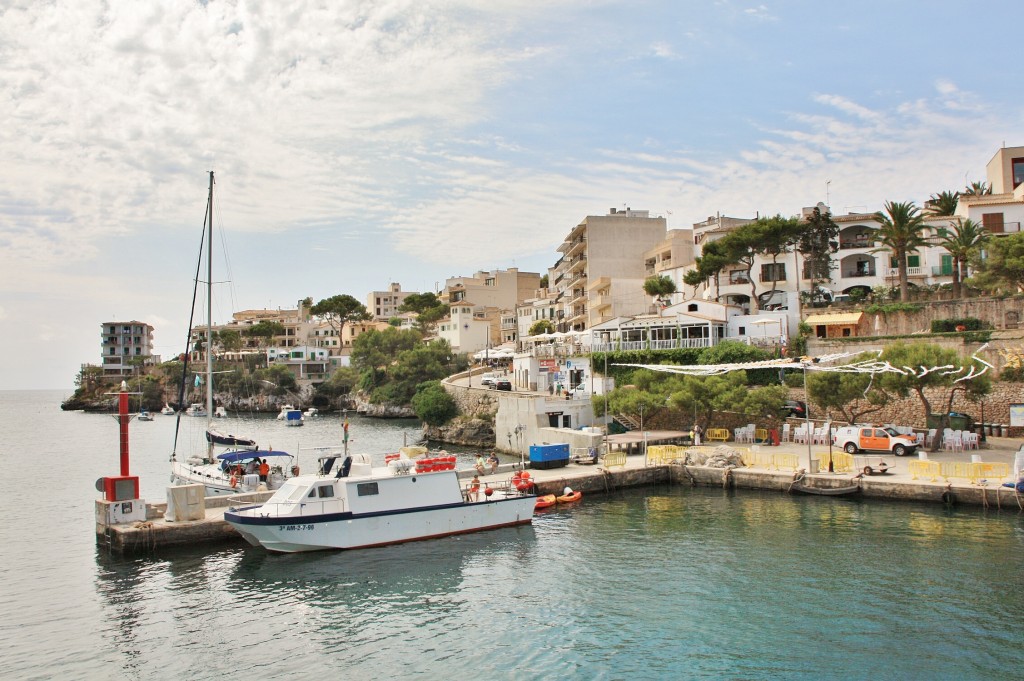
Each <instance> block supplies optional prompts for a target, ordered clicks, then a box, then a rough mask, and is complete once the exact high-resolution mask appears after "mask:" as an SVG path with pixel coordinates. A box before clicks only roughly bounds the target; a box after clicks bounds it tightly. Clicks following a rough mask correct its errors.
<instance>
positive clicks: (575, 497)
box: [555, 487, 583, 504]
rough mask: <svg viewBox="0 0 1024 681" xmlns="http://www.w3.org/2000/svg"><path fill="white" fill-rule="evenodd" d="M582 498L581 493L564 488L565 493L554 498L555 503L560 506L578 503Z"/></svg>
mask: <svg viewBox="0 0 1024 681" xmlns="http://www.w3.org/2000/svg"><path fill="white" fill-rule="evenodd" d="M582 498H583V492H574V491H573V490H571V489H569V488H568V487H566V488H565V491H564V492H563V493H562V494H561V495H559V496H558V497H555V501H557V502H558V503H560V504H571V503H573V502H574V501H579V500H580V499H582Z"/></svg>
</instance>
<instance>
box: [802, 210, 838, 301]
mask: <svg viewBox="0 0 1024 681" xmlns="http://www.w3.org/2000/svg"><path fill="white" fill-rule="evenodd" d="M796 249H797V251H799V252H800V255H802V256H803V258H804V266H805V267H806V269H807V273H808V275H810V276H809V279H810V280H811V301H812V302H813V301H814V299H815V294H816V293H817V291H818V288H819V287H820V286H821V285H822V284H824V283H825V282H828V281H830V280H831V279H832V270H834V269H835V268H836V266H837V263H836V261H835V260H833V259H832V254H833V253H835V252H836V251H838V250H839V225H837V224H836V223H835V222H833V220H832V213H830V212H829V211H827V210H826V211H825V212H824V213H822V212H821V208H819V207H818V206H815V207H814V209H813V210H812V211H811V214H810V215H809V216H807V220H806V221H805V222H804V223H803V224H802V225H800V232H799V238H798V240H797V245H796ZM800 274H801V273H800V272H797V273H795V275H796V277H797V279H796V281H797V282H799V281H800Z"/></svg>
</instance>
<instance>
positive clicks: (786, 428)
mask: <svg viewBox="0 0 1024 681" xmlns="http://www.w3.org/2000/svg"><path fill="white" fill-rule="evenodd" d="M782 441H783V442H789V424H788V423H784V424H783V425H782Z"/></svg>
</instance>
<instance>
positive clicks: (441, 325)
mask: <svg viewBox="0 0 1024 681" xmlns="http://www.w3.org/2000/svg"><path fill="white" fill-rule="evenodd" d="M474 307H475V306H474V305H473V303H471V302H469V301H462V302H459V303H454V304H452V305H451V309H450V312H449V314H448V316H447V317H445V318H444V319H442V320H441V321H439V322H438V323H437V337H438V338H443V339H445V340H446V341H448V344H449V345H451V346H452V350H453V351H454V352H459V353H474V352H476V351H478V350H483V349H485V348H487V347H488V346H489V345H490V344H491V323H490V321H488V320H487V319H486V318H485V317H484V315H483V314H482V313H480V314H476V313H474V311H473V309H474Z"/></svg>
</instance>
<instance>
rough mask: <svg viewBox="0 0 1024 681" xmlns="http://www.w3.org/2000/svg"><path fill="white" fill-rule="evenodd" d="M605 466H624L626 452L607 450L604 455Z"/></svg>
mask: <svg viewBox="0 0 1024 681" xmlns="http://www.w3.org/2000/svg"><path fill="white" fill-rule="evenodd" d="M602 463H604V467H605V468H611V467H612V466H625V465H626V452H608V453H607V454H605V455H604V461H603V462H602Z"/></svg>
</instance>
